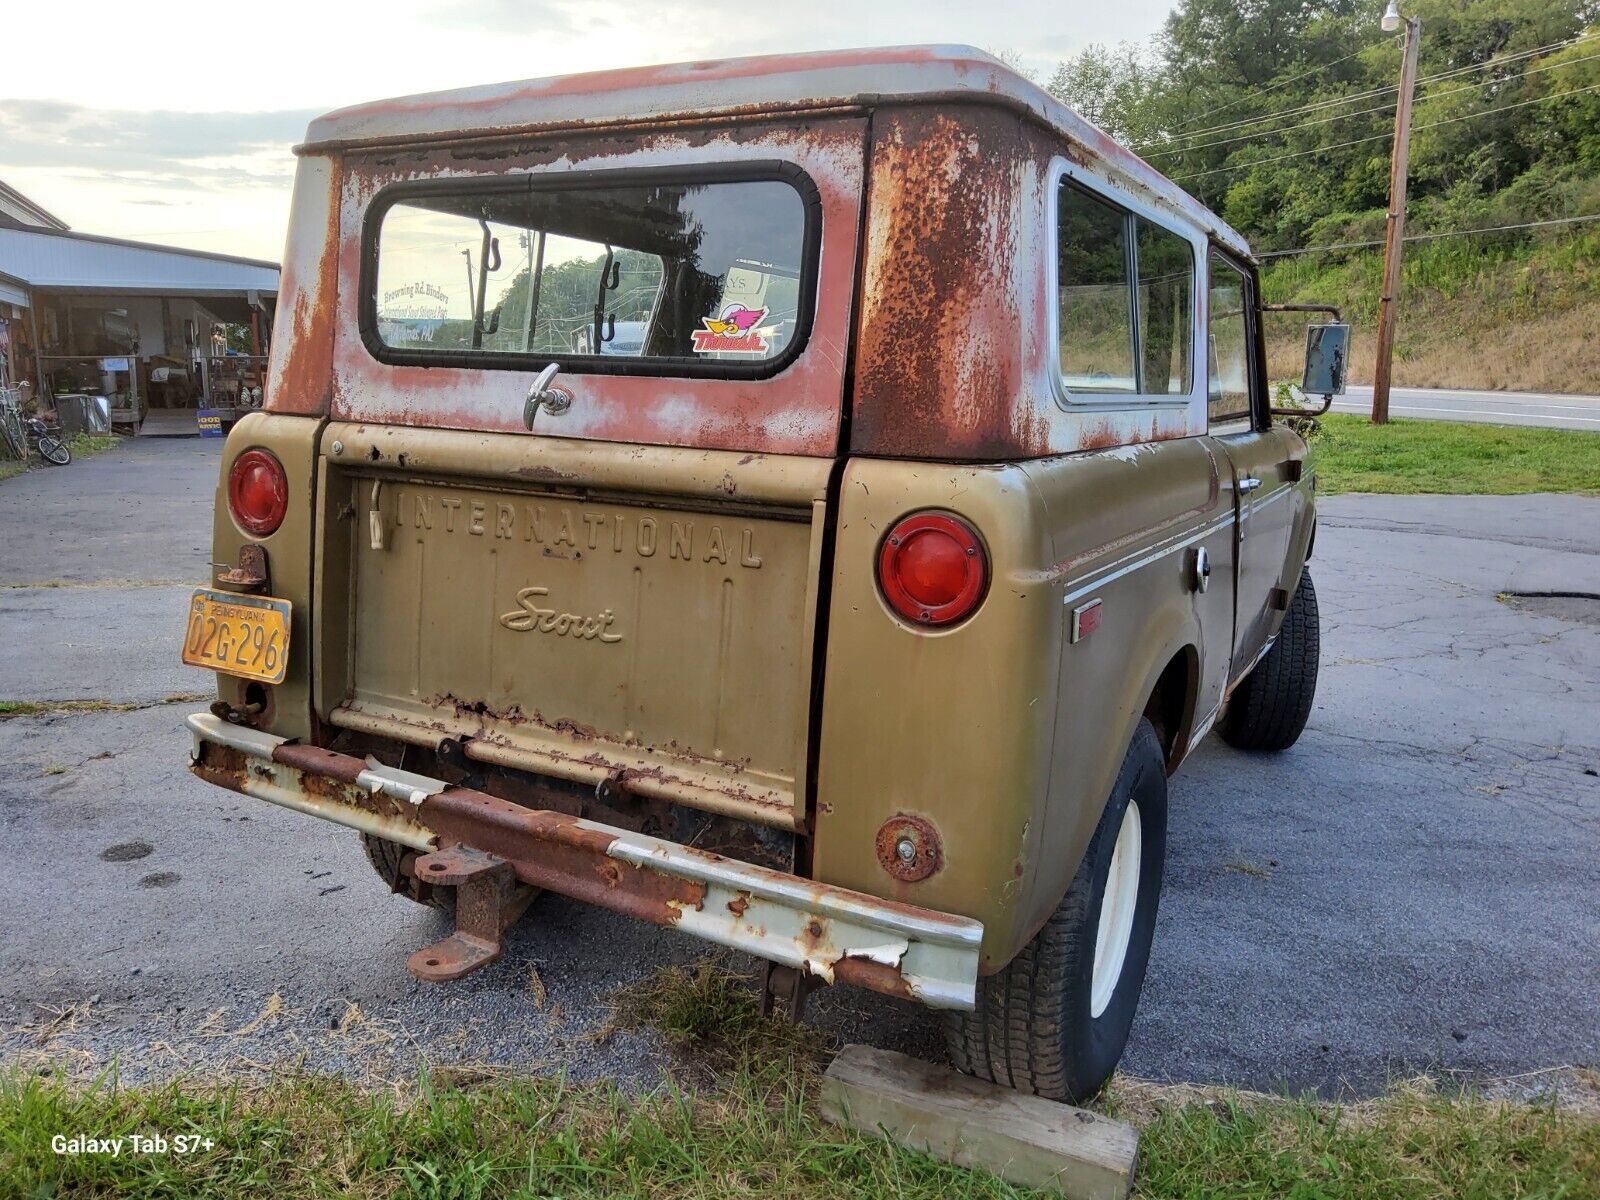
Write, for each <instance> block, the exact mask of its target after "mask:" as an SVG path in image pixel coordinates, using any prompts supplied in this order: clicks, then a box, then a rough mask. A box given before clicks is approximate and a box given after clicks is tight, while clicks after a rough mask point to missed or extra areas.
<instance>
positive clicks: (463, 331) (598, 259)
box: [373, 177, 806, 362]
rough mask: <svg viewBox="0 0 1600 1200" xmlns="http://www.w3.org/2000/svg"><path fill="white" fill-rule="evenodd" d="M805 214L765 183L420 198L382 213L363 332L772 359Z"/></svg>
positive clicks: (496, 346)
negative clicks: (368, 319)
mask: <svg viewBox="0 0 1600 1200" xmlns="http://www.w3.org/2000/svg"><path fill="white" fill-rule="evenodd" d="M805 223H806V221H805V206H804V201H803V200H802V199H801V197H800V194H799V192H797V191H796V190H795V188H793V187H792V186H790V185H789V184H787V183H782V182H777V181H737V182H734V181H729V182H719V183H672V184H650V185H639V184H632V185H621V186H619V185H604V186H602V185H597V184H588V185H573V186H570V187H562V188H534V187H532V186H531V184H529V183H525V182H523V181H520V180H518V181H508V180H507V179H506V178H504V177H500V178H492V179H484V180H477V181H470V182H463V183H461V184H460V185H459V187H452V188H450V189H445V190H441V191H429V192H426V193H419V194H416V195H413V196H409V197H406V198H405V199H402V200H399V201H397V202H395V203H394V204H392V205H391V206H389V208H388V209H387V210H386V211H385V212H384V214H383V218H382V221H381V225H380V228H379V231H378V247H377V250H378V253H377V264H378V269H377V279H376V293H377V294H376V296H375V297H374V298H373V299H374V311H375V315H376V325H377V333H378V336H379V338H380V339H381V340H382V342H383V344H384V345H386V346H389V347H391V348H394V349H402V350H411V351H438V352H441V353H442V354H452V355H454V354H460V353H462V352H467V353H473V352H477V353H484V354H493V353H499V354H518V355H521V354H526V355H529V356H530V357H532V358H537V359H542V360H548V359H550V358H553V357H571V356H592V355H599V356H606V357H610V356H617V357H625V358H635V359H649V358H664V359H680V360H684V359H687V360H695V361H702V362H705V361H711V362H715V361H729V362H738V361H744V362H750V361H760V360H765V359H772V358H777V357H778V356H780V355H781V354H782V353H783V352H784V350H785V349H786V348H787V347H788V346H789V345H790V343H791V342H792V341H793V340H794V338H795V336H796V332H797V330H796V323H797V320H798V318H799V312H800V307H801V306H800V275H801V268H802V265H803V263H802V259H803V255H804V245H805Z"/></svg>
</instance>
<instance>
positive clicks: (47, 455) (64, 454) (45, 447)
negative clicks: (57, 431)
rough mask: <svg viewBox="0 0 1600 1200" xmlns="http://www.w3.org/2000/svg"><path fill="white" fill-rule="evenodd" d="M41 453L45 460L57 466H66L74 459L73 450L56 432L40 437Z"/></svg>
mask: <svg viewBox="0 0 1600 1200" xmlns="http://www.w3.org/2000/svg"><path fill="white" fill-rule="evenodd" d="M39 454H40V456H41V457H43V459H44V460H45V462H47V463H50V464H52V465H53V466H57V467H64V466H66V465H67V464H68V463H70V462H71V461H72V450H71V449H70V448H69V447H68V446H67V444H66V443H65V442H63V441H62V440H61V439H60V438H58V437H56V436H55V435H54V434H48V433H47V434H45V435H44V436H43V437H42V438H40V439H39Z"/></svg>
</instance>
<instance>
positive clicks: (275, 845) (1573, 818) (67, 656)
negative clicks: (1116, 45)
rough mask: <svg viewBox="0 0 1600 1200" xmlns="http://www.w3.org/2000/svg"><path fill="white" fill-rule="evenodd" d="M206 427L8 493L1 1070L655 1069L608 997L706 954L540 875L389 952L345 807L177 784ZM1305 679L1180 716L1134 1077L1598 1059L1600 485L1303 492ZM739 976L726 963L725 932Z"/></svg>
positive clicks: (931, 1037)
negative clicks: (1282, 736) (1316, 597)
mask: <svg viewBox="0 0 1600 1200" xmlns="http://www.w3.org/2000/svg"><path fill="white" fill-rule="evenodd" d="M217 459H218V446H217V444H216V443H214V442H204V441H199V440H177V441H139V442H133V443H130V444H128V445H126V446H124V447H121V448H119V449H117V450H115V451H113V452H111V453H109V454H107V455H105V456H102V457H97V458H91V459H86V460H83V461H80V462H76V463H74V464H73V465H72V466H71V467H68V468H65V469H62V470H53V471H39V472H33V473H31V474H29V475H27V476H23V477H19V478H16V479H12V480H10V481H7V482H4V483H0V522H3V527H4V528H5V530H6V533H5V535H4V537H3V538H0V699H9V700H27V699H34V700H55V699H86V698H91V697H92V698H98V699H104V700H107V701H113V702H118V703H122V704H127V705H129V706H133V707H130V708H129V709H128V710H127V711H111V712H57V713H52V714H49V715H44V716H36V717H22V718H16V719H11V720H0V843H3V844H4V845H5V847H6V848H7V852H8V853H7V865H8V871H7V882H8V893H9V895H10V897H11V899H10V902H9V904H8V908H7V932H6V936H5V938H4V939H3V940H0V1059H4V1058H9V1057H12V1056H19V1055H20V1056H34V1055H49V1056H54V1057H57V1058H60V1057H62V1056H67V1057H70V1058H71V1059H73V1060H74V1061H77V1062H79V1063H81V1064H92V1063H100V1062H104V1061H107V1060H109V1059H110V1058H111V1057H112V1056H114V1055H115V1056H117V1057H118V1059H119V1063H120V1067H121V1070H122V1072H123V1077H124V1078H125V1079H138V1078H143V1077H151V1076H162V1075H167V1074H171V1073H172V1072H175V1071H179V1070H188V1069H196V1068H198V1069H202V1070H204V1069H230V1070H240V1069H249V1068H250V1064H261V1063H275V1062H282V1061H285V1060H293V1061H299V1062H302V1063H304V1064H306V1065H309V1066H312V1067H316V1068H326V1069H333V1070H340V1071H345V1072H349V1073H355V1074H364V1073H368V1072H379V1073H387V1072H391V1071H408V1070H410V1069H411V1068H412V1067H413V1066H414V1064H415V1062H416V1061H417V1060H418V1059H419V1058H426V1059H427V1060H429V1061H431V1062H434V1063H439V1062H452V1061H463V1060H465V1061H474V1062H482V1061H490V1062H496V1063H504V1064H511V1065H514V1066H516V1067H519V1068H521V1069H525V1070H539V1071H553V1070H558V1069H559V1070H565V1071H567V1072H568V1074H569V1075H570V1076H572V1077H573V1078H576V1079H584V1078H597V1077H612V1078H617V1079H619V1080H622V1081H623V1082H625V1083H629V1084H644V1085H647V1084H649V1083H651V1082H653V1081H654V1080H655V1079H657V1078H658V1077H659V1073H660V1071H661V1070H662V1069H663V1068H664V1066H665V1065H667V1064H668V1063H669V1062H670V1061H671V1060H670V1056H669V1055H668V1054H667V1053H666V1052H665V1050H664V1049H663V1047H662V1046H661V1044H660V1042H659V1040H658V1039H656V1038H655V1037H654V1035H651V1034H649V1033H631V1034H629V1033H622V1034H613V1035H610V1036H606V1035H604V1017H605V1014H606V1011H607V1006H608V1002H609V999H610V997H611V996H612V995H613V993H614V992H615V989H616V988H617V987H618V986H619V985H621V984H623V983H626V982H629V981H632V980H636V979H639V978H642V977H644V976H645V975H647V974H648V973H649V972H650V971H651V970H652V969H653V968H654V967H656V966H657V965H659V964H661V963H663V962H670V963H690V962H693V961H695V960H696V959H698V958H700V957H701V956H702V955H704V954H705V953H706V952H707V951H706V949H705V947H704V946H703V945H702V944H700V943H697V942H695V941H693V940H691V939H688V938H686V937H684V936H682V935H680V934H677V933H676V932H672V931H666V930H660V929H656V928H655V927H652V926H645V925H639V924H636V923H634V922H630V921H628V920H626V919H624V918H621V917H618V916H614V915H612V914H608V913H603V912H599V911H595V910H592V909H587V908H585V907H584V906H582V905H580V904H577V903H574V902H570V901H567V900H565V899H563V898H561V897H555V896H544V897H541V898H540V899H539V901H538V902H537V903H536V904H535V906H534V907H533V909H532V910H531V911H530V913H529V915H528V916H527V917H526V918H525V919H524V920H523V922H522V923H521V925H519V926H518V927H517V929H516V930H515V931H514V932H513V934H512V936H511V938H510V940H509V945H508V952H507V954H506V956H505V958H504V959H502V961H501V962H499V963H497V964H495V965H494V966H492V967H490V968H487V969H485V970H484V971H481V972H479V973H478V974H476V975H474V976H472V977H470V978H468V979H465V980H462V981H460V982H458V983H455V984H451V985H447V986H445V987H434V986H428V985H424V984H420V983H418V982H416V981H415V980H413V979H412V978H411V977H410V976H409V975H408V974H406V971H405V968H404V960H405V957H406V955H407V954H408V953H410V952H411V951H412V950H414V949H416V948H417V947H419V946H422V945H425V944H427V943H428V942H431V941H433V940H435V939H437V938H438V937H440V936H442V935H443V933H444V932H445V928H444V925H443V923H442V918H441V917H439V915H438V914H436V913H433V912H432V911H430V910H425V909H421V908H418V907H416V906H414V905H412V904H410V903H409V902H408V901H406V900H404V899H402V898H399V897H396V896H392V895H390V894H389V893H388V892H387V891H386V890H385V889H384V887H383V886H382V885H381V884H380V883H379V882H378V880H377V878H376V876H375V875H373V873H372V871H371V869H370V867H369V866H368V865H367V863H366V861H365V859H364V857H363V855H362V853H361V850H360V847H359V844H358V842H357V839H356V838H355V836H354V835H353V834H349V833H347V832H344V831H342V830H338V829H336V828H334V827H332V826H328V825H324V824H322V823H320V822H317V821H314V820H312V819H309V818H306V817H303V816H300V815H298V814H295V813H291V812H288V811H285V810H282V809H278V808H275V807H273V806H271V805H268V804H264V803H262V802H260V801H256V800H251V799H247V798H245V797H242V796H238V795H235V794H233V793H231V792H227V791H223V790H220V789H217V788H213V787H210V786H208V785H206V784H203V783H200V782H199V781H198V780H196V779H194V778H193V777H192V776H190V775H189V774H188V772H187V771H186V770H185V769H184V767H185V761H186V753H187V746H188V741H187V735H186V734H185V732H184V730H183V727H182V719H183V716H184V715H185V714H186V713H187V712H189V711H191V710H192V709H194V708H196V707H198V704H197V702H195V701H187V702H172V703H167V702H165V701H166V700H167V699H168V698H169V697H171V696H174V695H181V694H184V693H196V692H201V691H204V690H206V689H207V687H208V686H209V677H208V676H206V675H204V674H201V673H199V672H194V671H190V670H188V669H186V668H183V667H181V666H177V665H176V663H177V657H178V642H179V637H180V633H181V630H182V625H183V611H184V610H183V604H182V598H183V594H184V592H185V590H186V588H187V587H188V586H189V584H190V582H191V581H198V580H201V579H203V578H204V577H205V575H206V572H207V567H206V563H207V559H208V557H209V555H208V553H207V548H208V543H209V524H210V519H211V503H212V491H213V487H214V483H215V472H216V467H217ZM1312 570H1313V572H1314V576H1315V579H1316V582H1317V587H1318V591H1319V594H1320V596H1321V601H1322V612H1323V633H1324V642H1323V655H1324V657H1323V664H1322V680H1321V686H1320V690H1319V697H1318V705H1317V708H1316V710H1315V711H1314V712H1313V714H1312V718H1311V724H1310V727H1309V728H1308V729H1307V731H1306V734H1305V735H1304V737H1303V738H1302V739H1301V741H1300V743H1299V744H1298V745H1297V746H1296V747H1294V748H1293V749H1292V750H1290V751H1288V752H1287V753H1284V754H1281V755H1263V756H1257V755H1247V754H1242V753H1239V752H1236V751H1234V750H1231V749H1229V748H1228V747H1226V746H1224V745H1222V744H1220V743H1217V742H1214V741H1213V742H1211V743H1208V744H1207V745H1206V746H1205V747H1204V748H1203V749H1202V750H1201V751H1200V752H1199V753H1198V754H1197V755H1196V756H1195V757H1194V758H1193V759H1192V760H1191V761H1190V762H1189V763H1187V764H1186V765H1185V766H1184V768H1183V770H1182V771H1181V772H1180V773H1179V775H1178V776H1177V778H1176V779H1175V780H1174V781H1173V791H1172V804H1171V823H1172V824H1171V829H1170V831H1169V837H1168V862H1167V877H1166V890H1165V893H1164V895H1163V899H1162V906H1161V914H1160V919H1159V922H1158V926H1157V932H1156V944H1155V949H1154V952H1153V955H1152V960H1151V966H1150V974H1149V977H1148V981H1147V984H1146V988H1145V994H1144V999H1143V1002H1142V1004H1141V1006H1140V1011H1139V1016H1138V1019H1137V1021H1136V1023H1135V1026H1134V1030H1133V1040H1132V1044H1131V1045H1130V1047H1129V1050H1128V1054H1127V1056H1126V1058H1125V1060H1124V1064H1123V1065H1124V1068H1125V1069H1126V1070H1128V1071H1130V1072H1132V1073H1134V1074H1137V1075H1141V1076H1145V1077H1151V1078H1157V1079H1169V1080H1183V1081H1189V1082H1197V1083H1232V1084H1241V1085H1246V1086H1255V1087H1266V1088H1274V1087H1288V1088H1302V1087H1315V1088H1319V1089H1322V1090H1323V1091H1325V1092H1335V1091H1338V1090H1340V1089H1341V1088H1344V1087H1348V1088H1351V1089H1354V1090H1356V1091H1359V1092H1367V1091H1372V1090H1375V1089H1378V1088H1381V1087H1382V1086H1383V1085H1384V1084H1385V1083H1386V1082H1387V1081H1388V1080H1389V1079H1391V1078H1394V1077H1396V1076H1399V1075H1404V1074H1409V1073H1412V1072H1415V1071H1422V1070H1426V1071H1432V1072H1436V1073H1446V1074H1452V1073H1453V1074H1457V1075H1459V1076H1461V1077H1463V1078H1472V1079H1482V1078H1501V1077H1507V1076H1515V1075H1522V1074H1524V1073H1527V1072H1534V1071H1541V1070H1543V1069H1546V1068H1550V1067H1556V1066H1563V1065H1577V1066H1584V1065H1587V1066H1591V1067H1592V1066H1596V1065H1600V1003H1597V1000H1596V997H1600V617H1597V614H1596V603H1595V602H1591V601H1585V600H1583V599H1581V598H1573V597H1549V596H1543V597H1541V596H1533V597H1529V598H1526V599H1519V598H1517V597H1514V596H1511V595H1509V593H1513V592H1587V593H1594V594H1600V500H1592V499H1582V498H1576V497H1564V496H1529V497H1515V498H1498V497H1459V498H1457V497H1427V496H1421V497H1388V496H1345V497H1335V498H1332V499H1328V500H1325V501H1324V502H1323V504H1322V521H1321V526H1320V531H1319V533H1318V537H1317V546H1316V558H1315V559H1314V561H1313V563H1312ZM724 958H725V961H727V962H728V963H730V964H731V965H733V966H734V967H736V968H737V969H741V970H747V971H753V967H754V964H753V963H751V961H750V960H748V959H741V958H739V957H737V956H732V955H726V956H724ZM812 1004H813V1011H814V1016H813V1020H814V1022H815V1023H816V1024H818V1025H819V1026H820V1027H822V1028H823V1029H824V1030H826V1031H827V1032H829V1033H830V1034H832V1035H833V1036H835V1037H837V1038H839V1039H849V1040H861V1041H867V1042H870V1043H873V1044H877V1045H880V1046H887V1047H894V1048H899V1049H904V1050H907V1051H909V1052H911V1053H915V1054H919V1055H922V1056H924V1057H932V1058H938V1057H939V1056H940V1054H941V1051H940V1048H939V1036H938V1027H937V1019H936V1018H935V1017H934V1016H932V1015H931V1014H929V1013H927V1012H924V1011H922V1010H920V1009H918V1008H916V1007H914V1006H911V1005H907V1004H901V1003H897V1002H894V1001H889V1000H885V999H881V998H879V997H876V996H874V995H871V994H868V993H861V992H851V991H849V990H847V989H839V990H837V991H834V990H827V989H825V990H823V991H821V992H819V993H818V995H817V996H816V997H814V998H813V1001H812Z"/></svg>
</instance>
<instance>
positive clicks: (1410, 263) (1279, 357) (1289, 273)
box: [1263, 223, 1600, 392]
mask: <svg viewBox="0 0 1600 1200" xmlns="http://www.w3.org/2000/svg"><path fill="white" fill-rule="evenodd" d="M1579 228H1580V229H1583V230H1585V232H1583V233H1580V234H1576V235H1574V234H1567V235H1565V236H1561V237H1547V238H1545V239H1542V240H1539V241H1535V242H1530V243H1520V244H1519V243H1515V242H1511V243H1508V242H1506V240H1505V239H1451V240H1442V241H1437V242H1423V243H1416V244H1413V245H1410V246H1408V247H1407V248H1406V257H1405V260H1404V263H1405V270H1404V278H1403V286H1402V291H1401V296H1402V301H1401V306H1400V316H1399V327H1398V330H1397V333H1396V338H1395V364H1394V382H1395V384H1396V385H1397V386H1403V387H1461V388H1485V389H1508V390H1511V391H1533V392H1595V391H1600V223H1597V224H1594V225H1588V226H1581V227H1579ZM1475 242H1476V243H1479V244H1474V243H1475ZM1330 259H1331V256H1327V255H1305V256H1302V257H1297V258H1284V259H1278V260H1275V261H1273V262H1271V263H1269V265H1268V266H1267V267H1266V269H1265V270H1264V272H1263V290H1264V292H1265V294H1266V298H1267V299H1268V300H1269V301H1272V302H1298V303H1315V302H1327V303H1333V304H1337V305H1339V306H1340V307H1341V308H1343V309H1344V316H1345V319H1346V320H1348V321H1349V322H1350V323H1351V324H1352V325H1353V326H1354V327H1355V328H1354V330H1353V332H1352V350H1351V382H1353V383H1370V382H1372V367H1373V350H1374V347H1373V331H1374V329H1375V327H1376V324H1377V307H1378V295H1379V280H1380V276H1381V272H1382V265H1383V258H1382V254H1381V252H1379V251H1376V250H1373V251H1363V252H1359V253H1354V254H1350V255H1348V256H1341V257H1340V259H1339V260H1338V261H1331V260H1330ZM1304 326H1305V319H1304V318H1303V317H1300V316H1298V315H1290V314H1283V315H1278V316H1272V317H1269V318H1268V323H1267V347H1268V370H1269V372H1270V374H1271V375H1272V377H1273V378H1274V379H1293V378H1297V377H1298V375H1299V373H1300V366H1301V360H1302V357H1303V350H1304V343H1305V334H1304Z"/></svg>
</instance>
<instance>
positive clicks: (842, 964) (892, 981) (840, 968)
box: [833, 958, 915, 1000]
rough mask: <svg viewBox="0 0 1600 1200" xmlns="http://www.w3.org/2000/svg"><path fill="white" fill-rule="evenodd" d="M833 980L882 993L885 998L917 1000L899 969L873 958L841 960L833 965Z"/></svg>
mask: <svg viewBox="0 0 1600 1200" xmlns="http://www.w3.org/2000/svg"><path fill="white" fill-rule="evenodd" d="M833 978H834V980H835V981H836V982H838V983H848V984H850V985H851V986H852V987H859V988H866V989H867V990H868V991H873V992H880V993H882V994H883V995H885V996H899V997H901V998H902V999H905V1000H912V999H915V996H914V995H913V994H912V991H911V985H910V984H909V983H908V982H906V978H905V976H904V975H902V974H900V968H899V967H891V966H889V965H888V964H887V963H881V962H878V961H876V960H875V959H871V958H841V959H840V960H839V961H838V962H836V963H834V964H833Z"/></svg>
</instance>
